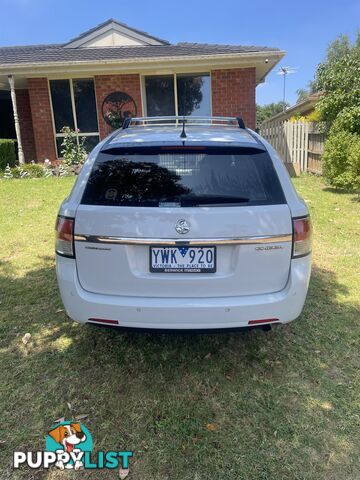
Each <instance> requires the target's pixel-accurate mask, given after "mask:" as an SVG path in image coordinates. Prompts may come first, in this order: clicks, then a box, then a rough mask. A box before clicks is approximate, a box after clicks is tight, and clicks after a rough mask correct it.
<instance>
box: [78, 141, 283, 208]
mask: <svg viewBox="0 0 360 480" xmlns="http://www.w3.org/2000/svg"><path fill="white" fill-rule="evenodd" d="M82 203H83V204H86V205H109V206H133V207H166V206H169V207H185V206H186V207H196V206H214V207H215V206H224V205H227V206H239V205H266V204H281V203H285V198H284V194H283V192H282V188H281V185H280V182H279V179H278V177H277V174H276V172H275V170H274V167H273V164H272V160H271V158H270V157H269V155H268V153H267V152H265V151H263V150H257V149H228V150H225V149H222V150H219V149H213V150H211V149H206V150H205V149H199V150H196V149H194V150H181V149H176V150H173V151H172V150H168V151H167V150H159V151H154V149H150V150H143V151H142V150H141V149H137V150H134V151H133V152H132V151H131V150H127V151H125V150H124V151H123V152H122V151H120V150H110V151H109V152H107V153H104V152H102V153H100V154H99V156H98V158H97V160H96V161H95V164H94V166H93V169H92V171H91V174H90V177H89V180H88V183H87V185H86V188H85V191H84V195H83V198H82Z"/></svg>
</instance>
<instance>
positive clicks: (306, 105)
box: [264, 92, 323, 123]
mask: <svg viewBox="0 0 360 480" xmlns="http://www.w3.org/2000/svg"><path fill="white" fill-rule="evenodd" d="M322 95H323V92H315V93H311V94H310V95H309V96H308V97H307V98H306V99H305V100H302V101H301V102H298V103H295V105H292V106H291V107H289V108H287V109H286V110H285V111H284V112H280V113H277V114H276V115H273V116H272V117H270V118H268V119H267V120H265V122H264V123H266V122H271V121H274V120H277V121H283V120H287V119H288V118H290V117H292V116H293V115H297V114H301V113H305V112H308V111H310V110H311V111H312V110H314V108H315V105H316V104H317V102H318V101H319V100H320V98H321V96H322Z"/></svg>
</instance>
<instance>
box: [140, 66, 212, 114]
mask: <svg viewBox="0 0 360 480" xmlns="http://www.w3.org/2000/svg"><path fill="white" fill-rule="evenodd" d="M144 88H145V97H146V102H145V105H146V115H147V116H149V117H159V116H173V115H188V116H191V115H196V116H210V115H211V98H210V74H209V73H192V74H174V75H164V76H158V75H157V76H146V77H145V78H144Z"/></svg>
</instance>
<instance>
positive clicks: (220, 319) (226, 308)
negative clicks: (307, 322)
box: [56, 255, 311, 330]
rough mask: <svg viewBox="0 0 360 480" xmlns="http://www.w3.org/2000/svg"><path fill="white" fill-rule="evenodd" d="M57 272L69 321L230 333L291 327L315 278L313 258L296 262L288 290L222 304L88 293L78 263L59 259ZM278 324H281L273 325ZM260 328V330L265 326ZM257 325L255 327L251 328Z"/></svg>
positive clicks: (220, 299)
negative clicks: (232, 330) (269, 325)
mask: <svg viewBox="0 0 360 480" xmlns="http://www.w3.org/2000/svg"><path fill="white" fill-rule="evenodd" d="M56 272H57V278H58V284H59V289H60V294H61V298H62V301H63V303H64V306H65V309H66V312H67V314H68V315H69V317H71V318H72V319H73V320H75V321H77V322H80V323H86V322H88V321H89V319H105V320H111V321H112V322H110V323H109V325H111V326H119V327H132V328H146V329H176V330H181V329H185V330H189V329H195V330H198V329H219V328H221V329H224V328H239V327H249V321H250V320H261V319H264V323H263V324H266V323H268V322H267V321H266V319H277V321H278V322H279V323H287V322H290V321H292V320H295V318H297V317H298V316H299V315H300V313H301V311H302V308H303V305H304V302H305V298H306V294H307V289H308V284H309V279H310V272H311V256H310V255H308V256H306V257H303V258H299V259H295V260H292V262H291V269H290V275H289V280H288V282H287V285H286V287H285V288H284V289H283V290H281V291H279V292H275V293H271V294H264V295H246V296H239V297H216V298H161V297H156V298H153V297H122V296H113V295H101V294H96V293H90V292H87V291H86V290H84V289H83V288H82V287H81V285H80V284H79V281H78V276H77V271H76V264H75V261H74V260H73V259H69V258H65V257H60V256H58V255H57V259H56ZM271 323H275V322H271ZM261 324H262V323H260V324H257V325H261ZM250 325H251V324H250Z"/></svg>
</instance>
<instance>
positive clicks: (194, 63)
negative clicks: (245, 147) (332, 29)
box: [0, 19, 284, 88]
mask: <svg viewBox="0 0 360 480" xmlns="http://www.w3.org/2000/svg"><path fill="white" fill-rule="evenodd" d="M110 45H111V46H110ZM283 56H284V52H282V51H280V50H279V49H278V48H272V47H265V46H254V45H219V44H208V43H185V42H183V43H177V44H170V43H169V42H167V41H166V40H162V39H160V38H157V37H154V36H152V35H149V34H148V33H146V32H143V31H141V30H137V29H134V28H132V27H128V26H127V25H126V24H124V23H121V22H118V21H117V20H114V19H109V20H107V21H106V22H103V23H101V24H99V25H97V26H96V27H94V28H92V29H90V30H87V31H86V32H84V33H82V34H80V35H79V36H77V37H76V38H74V39H72V40H70V41H69V42H67V43H64V44H47V45H26V46H11V47H2V48H0V88H4V87H5V88H6V84H7V78H6V76H7V75H9V74H12V75H14V76H15V82H16V87H17V88H24V87H25V86H26V83H25V82H26V78H29V77H31V76H33V77H36V76H41V75H43V76H47V75H58V74H59V73H60V74H62V75H64V74H66V75H70V74H76V75H80V74H81V75H82V74H90V75H91V74H94V73H95V72H102V73H105V72H113V73H114V72H120V71H121V72H128V73H136V72H137V73H139V71H141V72H144V71H146V72H151V71H153V72H159V71H160V70H161V71H162V70H166V71H178V68H179V67H180V68H182V69H190V70H189V71H202V69H206V71H207V70H209V69H210V70H212V69H216V68H246V67H256V81H257V82H258V83H259V82H261V81H263V79H264V78H265V76H266V75H267V73H268V72H269V71H270V70H271V69H272V68H273V67H274V66H275V65H276V63H278V62H279V60H280V59H281V58H282V57H283Z"/></svg>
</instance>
